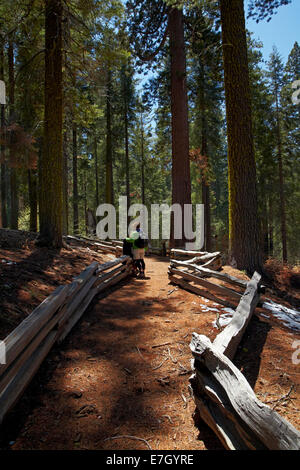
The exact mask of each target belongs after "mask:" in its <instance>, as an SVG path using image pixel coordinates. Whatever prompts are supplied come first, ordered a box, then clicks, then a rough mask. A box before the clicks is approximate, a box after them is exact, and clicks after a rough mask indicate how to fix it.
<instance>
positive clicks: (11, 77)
mask: <svg viewBox="0 0 300 470" xmlns="http://www.w3.org/2000/svg"><path fill="white" fill-rule="evenodd" d="M8 84H9V91H8V93H9V124H10V125H11V124H12V123H13V122H14V121H15V109H14V108H15V72H14V43H13V41H12V40H11V39H10V40H9V42H8ZM9 165H10V228H12V229H16V230H17V229H18V212H19V210H18V189H17V168H16V165H17V162H16V157H15V155H14V154H13V151H12V149H11V148H10V150H9Z"/></svg>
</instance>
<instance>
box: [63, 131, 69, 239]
mask: <svg viewBox="0 0 300 470" xmlns="http://www.w3.org/2000/svg"><path fill="white" fill-rule="evenodd" d="M68 187H69V185H68V130H67V129H66V130H65V132H64V135H63V234H64V235H68V232H69V220H68V219H69V206H68Z"/></svg>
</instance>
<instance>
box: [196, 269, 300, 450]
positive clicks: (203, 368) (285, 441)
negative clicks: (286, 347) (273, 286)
mask: <svg viewBox="0 0 300 470" xmlns="http://www.w3.org/2000/svg"><path fill="white" fill-rule="evenodd" d="M219 274H220V273H219ZM260 282H261V276H260V274H258V273H256V272H255V273H254V275H253V276H252V279H251V280H250V281H249V282H248V283H247V286H246V290H245V292H244V294H243V296H242V297H241V299H240V302H239V305H238V307H237V308H236V310H235V313H234V315H233V318H232V320H231V322H230V323H229V324H228V325H227V326H226V328H225V329H224V330H223V331H222V332H221V333H220V334H219V335H217V337H216V338H215V340H214V342H213V343H211V341H210V340H209V338H207V337H206V336H204V335H199V334H197V333H194V334H193V338H192V342H191V346H190V347H191V351H192V354H193V357H194V361H193V369H194V374H193V375H192V377H191V378H190V386H191V391H192V394H193V396H194V400H195V403H196V407H197V410H198V412H199V414H200V416H201V418H202V419H203V421H205V422H206V424H207V425H208V426H209V427H210V428H211V429H212V430H213V431H214V432H215V434H216V435H217V436H218V438H219V439H220V441H221V442H222V444H223V445H224V447H225V448H227V449H231V450H241V449H255V450H261V449H270V450H296V449H300V432H299V431H298V430H297V429H295V428H294V427H293V426H292V425H291V424H290V423H289V422H288V421H286V420H285V419H284V418H282V417H281V416H280V415H279V414H278V413H276V412H275V411H273V410H272V409H271V408H269V407H268V406H267V405H265V404H264V403H262V402H260V401H259V400H258V398H257V397H256V395H255V393H254V391H253V390H252V388H251V386H250V385H249V383H248V382H247V380H246V378H245V377H244V375H243V374H242V373H241V372H240V371H239V370H238V369H237V367H236V366H235V365H234V364H233V362H231V361H232V359H233V358H234V355H235V353H236V350H237V347H238V345H239V343H240V341H241V338H242V336H243V333H244V331H245V329H246V327H247V325H248V323H249V321H250V319H251V316H252V314H253V312H254V310H255V307H256V306H257V304H258V302H259V298H260Z"/></svg>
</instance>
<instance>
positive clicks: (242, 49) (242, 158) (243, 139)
mask: <svg viewBox="0 0 300 470" xmlns="http://www.w3.org/2000/svg"><path fill="white" fill-rule="evenodd" d="M220 12H221V23H222V43H223V62H224V84H225V98H226V117H227V140H228V170H229V171H228V172H229V249H230V256H231V259H232V261H233V262H234V263H235V264H236V267H237V268H238V269H246V270H247V271H249V272H252V271H253V270H255V269H258V270H260V269H261V253H260V235H259V222H258V214H257V190H256V168H255V157H254V145H253V134H252V116H251V99H250V84H249V72H248V57H247V41H246V29H245V17H244V2H243V0H220Z"/></svg>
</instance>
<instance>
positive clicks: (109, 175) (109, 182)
mask: <svg viewBox="0 0 300 470" xmlns="http://www.w3.org/2000/svg"><path fill="white" fill-rule="evenodd" d="M111 82H112V74H111V70H108V72H107V85H106V184H105V199H106V201H105V202H106V203H107V204H113V200H114V196H113V169H112V135H111V132H112V131H111V96H112V83H111Z"/></svg>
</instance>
